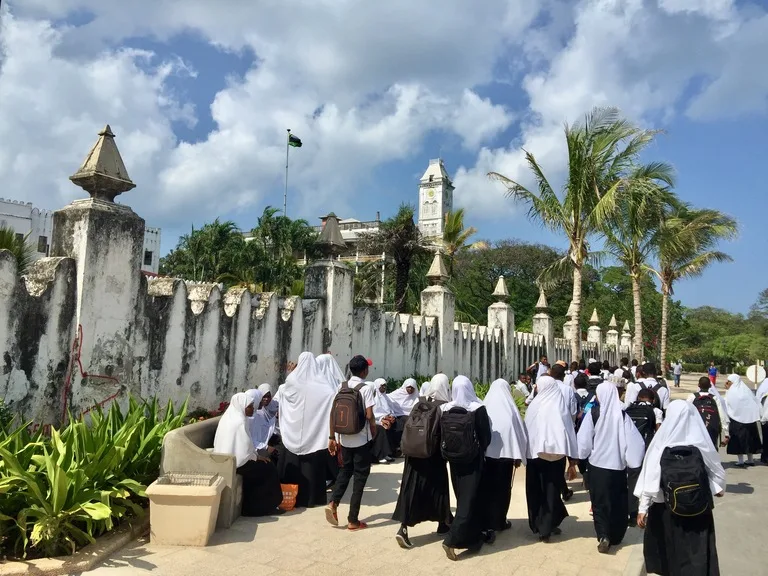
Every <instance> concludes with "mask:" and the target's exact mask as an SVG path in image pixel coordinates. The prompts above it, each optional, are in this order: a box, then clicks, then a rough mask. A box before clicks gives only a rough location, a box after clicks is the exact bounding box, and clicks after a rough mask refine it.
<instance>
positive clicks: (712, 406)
mask: <svg viewBox="0 0 768 576" xmlns="http://www.w3.org/2000/svg"><path fill="white" fill-rule="evenodd" d="M693 405H694V406H695V407H696V410H698V411H699V414H701V418H702V419H703V420H704V426H706V427H707V432H709V434H710V436H713V437H717V436H720V432H721V431H722V424H721V422H720V412H719V411H718V409H717V402H716V401H715V398H714V397H713V396H712V395H711V394H705V395H704V396H700V395H698V394H697V395H696V397H695V398H694V399H693Z"/></svg>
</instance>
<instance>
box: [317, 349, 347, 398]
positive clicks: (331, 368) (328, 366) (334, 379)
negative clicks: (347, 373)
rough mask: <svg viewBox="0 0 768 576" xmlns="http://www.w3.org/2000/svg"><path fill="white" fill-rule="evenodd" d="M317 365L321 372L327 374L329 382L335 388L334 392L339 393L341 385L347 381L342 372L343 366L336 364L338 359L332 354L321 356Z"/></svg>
mask: <svg viewBox="0 0 768 576" xmlns="http://www.w3.org/2000/svg"><path fill="white" fill-rule="evenodd" d="M316 360H317V365H318V366H319V367H320V370H321V371H322V372H323V374H325V376H326V378H327V379H328V382H329V383H330V384H331V386H334V389H333V390H334V392H338V391H339V388H341V383H342V382H344V381H346V378H345V377H344V372H342V370H341V366H339V363H338V362H336V358H334V357H333V355H332V354H320V355H319V356H318V357H317V358H316Z"/></svg>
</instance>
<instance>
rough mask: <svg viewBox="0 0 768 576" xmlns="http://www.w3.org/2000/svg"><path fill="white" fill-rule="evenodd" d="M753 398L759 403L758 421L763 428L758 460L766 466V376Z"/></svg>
mask: <svg viewBox="0 0 768 576" xmlns="http://www.w3.org/2000/svg"><path fill="white" fill-rule="evenodd" d="M755 399H756V400H757V403H758V404H760V423H761V425H762V429H763V451H762V454H761V455H760V462H762V463H763V464H765V465H767V466H768V378H766V379H765V380H763V383H762V384H760V386H759V387H758V389H757V392H756V393H755Z"/></svg>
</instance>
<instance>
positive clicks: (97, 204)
mask: <svg viewBox="0 0 768 576" xmlns="http://www.w3.org/2000/svg"><path fill="white" fill-rule="evenodd" d="M114 138H115V135H114V134H113V133H112V130H111V129H110V127H109V126H106V127H105V128H104V130H102V131H101V132H100V133H99V139H98V140H97V142H96V144H95V145H94V146H93V148H92V149H91V151H90V153H89V154H88V156H87V158H86V160H85V162H83V165H82V166H81V167H80V169H79V170H78V171H77V172H76V173H75V174H74V175H73V176H71V177H70V180H72V182H73V183H75V184H76V185H78V186H80V187H81V188H83V189H84V190H85V191H86V192H88V193H89V194H90V196H91V197H90V198H88V199H84V200H75V201H74V202H72V203H71V204H70V205H68V206H66V207H64V208H62V209H61V210H57V211H56V212H55V213H54V215H53V239H52V243H51V253H52V256H61V257H70V258H73V259H74V260H75V262H76V267H77V295H76V300H75V322H74V323H73V324H74V327H75V329H76V332H77V327H78V326H81V327H82V340H81V342H80V345H81V347H82V349H81V352H80V361H81V363H82V366H83V370H84V371H85V372H86V373H88V374H90V375H91V376H90V377H87V378H83V377H82V376H81V375H80V371H79V370H78V369H77V368H76V367H75V369H73V371H72V381H71V385H70V391H71V396H70V397H71V401H70V404H69V408H70V409H72V410H73V412H77V411H78V410H82V409H85V408H88V407H90V406H91V405H92V404H93V402H94V401H96V402H101V401H103V400H106V399H107V398H109V397H110V396H112V395H115V394H117V393H119V392H120V391H121V390H125V389H126V388H127V387H129V386H131V385H132V384H133V362H134V346H133V342H132V337H133V331H132V328H133V327H134V326H135V323H136V321H137V312H138V311H139V304H140V303H139V288H140V286H141V263H142V256H143V254H142V252H143V247H144V220H142V219H141V218H140V217H139V216H138V215H136V214H135V213H134V212H133V210H131V209H130V208H129V207H128V206H125V205H121V204H115V203H114V199H115V197H116V196H117V195H118V194H121V193H122V192H127V191H128V190H130V189H132V188H134V187H135V184H134V183H133V182H132V181H131V179H130V178H129V177H128V173H127V171H126V169H125V165H124V164H123V160H122V158H121V157H120V152H119V151H118V150H117V146H116V145H115V140H114ZM136 391H137V392H138V391H139V390H136Z"/></svg>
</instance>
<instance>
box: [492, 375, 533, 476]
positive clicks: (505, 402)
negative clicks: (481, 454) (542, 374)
mask: <svg viewBox="0 0 768 576" xmlns="http://www.w3.org/2000/svg"><path fill="white" fill-rule="evenodd" d="M483 404H484V405H485V409H486V410H487V411H488V418H489V419H490V421H491V443H490V445H489V446H488V449H487V450H486V451H485V455H486V457H488V458H495V459H497V460H498V459H499V458H510V459H512V460H522V461H523V464H525V461H526V455H527V453H528V432H527V431H526V430H525V424H523V419H522V418H521V417H520V412H519V411H518V410H517V405H516V404H515V401H514V400H513V399H512V390H511V389H510V387H509V382H507V381H506V380H501V379H499V380H496V381H495V382H494V383H493V384H491V387H490V389H489V390H488V394H487V395H486V396H485V400H484V401H483Z"/></svg>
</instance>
